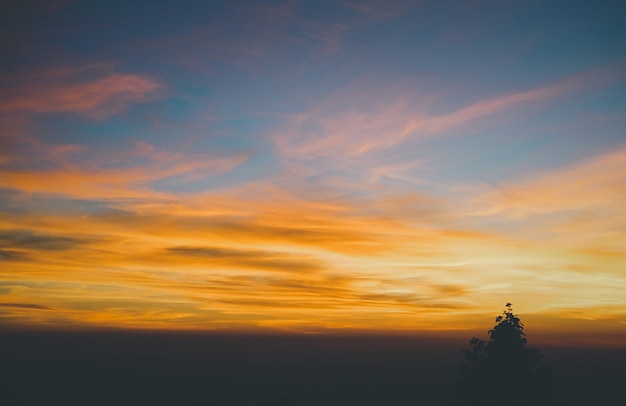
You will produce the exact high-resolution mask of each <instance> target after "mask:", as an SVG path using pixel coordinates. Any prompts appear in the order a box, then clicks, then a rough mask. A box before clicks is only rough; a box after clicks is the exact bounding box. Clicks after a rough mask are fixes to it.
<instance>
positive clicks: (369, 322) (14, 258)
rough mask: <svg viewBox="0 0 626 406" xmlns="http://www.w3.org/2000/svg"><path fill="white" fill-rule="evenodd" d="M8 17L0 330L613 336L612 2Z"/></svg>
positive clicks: (617, 16) (197, 7)
mask: <svg viewBox="0 0 626 406" xmlns="http://www.w3.org/2000/svg"><path fill="white" fill-rule="evenodd" d="M12 3H13V4H10V5H9V6H5V10H4V11H3V13H2V16H0V27H1V29H0V32H1V33H2V35H0V38H2V39H0V52H2V55H3V57H2V58H0V326H4V327H13V328H44V329H85V328H87V329H90V328H122V329H166V330H202V331H229V332H251V331H254V332H291V333H306V334H316V333H332V332H338V331H341V332H345V331H351V332H362V331H377V332H392V333H415V332H421V333H424V334H426V333H435V332H454V331H466V330H468V329H481V330H482V329H484V328H483V327H486V328H488V327H491V325H492V321H493V317H495V316H496V315H497V314H498V313H499V312H501V311H502V310H503V308H504V304H505V303H506V302H512V303H513V305H514V310H515V311H516V312H517V313H519V314H520V315H522V319H523V321H525V323H526V326H527V329H531V331H534V332H535V334H536V335H537V336H542V337H544V338H546V339H548V338H549V337H550V336H551V335H552V334H553V333H554V332H555V331H558V332H559V333H562V335H565V336H584V335H585V334H587V336H588V338H589V339H594V340H596V341H597V340H601V341H603V342H606V343H608V342H612V343H616V342H619V337H620V335H622V336H623V334H624V333H625V332H626V299H625V296H624V291H626V238H624V237H625V236H626V209H625V208H626V132H625V131H626V114H625V112H626V47H625V44H626V27H625V26H624V24H623V21H624V19H625V18H626V7H624V5H623V4H621V2H620V1H596V2H587V1H571V0H570V1H551V2H544V1H501V0H500V1H450V2H440V1H426V0H425V1H385V2H382V1H368V0H366V1H353V0H336V1H306V0H286V1H280V0H276V1H274V0H267V1H210V2H206V1H179V2H170V1H156V0H155V1H132V2H128V1H114V0H112V1H87V0H83V1H80V0H78V1H72V0H37V1H35V0H28V1H19V2H17V1H15V2H12ZM591 337H593V338H591Z"/></svg>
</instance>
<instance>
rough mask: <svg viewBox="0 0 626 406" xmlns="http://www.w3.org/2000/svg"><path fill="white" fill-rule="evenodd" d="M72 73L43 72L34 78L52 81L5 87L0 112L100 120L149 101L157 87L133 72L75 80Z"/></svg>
mask: <svg viewBox="0 0 626 406" xmlns="http://www.w3.org/2000/svg"><path fill="white" fill-rule="evenodd" d="M73 73H76V70H75V69H57V70H55V71H54V72H43V73H41V74H38V75H37V76H36V77H39V78H41V77H42V76H48V77H51V78H52V77H54V78H55V80H49V81H46V82H41V83H25V84H21V85H16V86H10V87H8V88H5V89H4V91H3V95H2V97H0V114H7V113H16V112H17V113H19V112H26V113H59V112H67V113H75V114H80V115H85V116H88V117H93V118H100V119H101V118H104V117H107V116H110V115H112V114H116V113H118V112H120V111H123V110H124V109H126V108H127V107H128V106H129V105H130V104H132V103H137V102H143V101H147V100H150V99H151V98H152V97H153V95H154V94H155V92H156V91H157V90H158V89H159V88H160V85H159V83H158V82H157V81H155V80H154V79H151V78H148V77H144V76H141V75H136V74H127V73H126V74H124V73H106V74H104V75H102V76H100V77H95V78H91V79H89V80H81V81H76V80H74V79H73V75H72V74H73Z"/></svg>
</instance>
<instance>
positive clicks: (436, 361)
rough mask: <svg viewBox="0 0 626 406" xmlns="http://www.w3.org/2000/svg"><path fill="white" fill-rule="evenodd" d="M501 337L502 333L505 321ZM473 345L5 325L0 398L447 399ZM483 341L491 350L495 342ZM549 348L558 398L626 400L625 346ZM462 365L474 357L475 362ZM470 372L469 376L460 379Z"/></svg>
mask: <svg viewBox="0 0 626 406" xmlns="http://www.w3.org/2000/svg"><path fill="white" fill-rule="evenodd" d="M511 314H512V313H511ZM506 317H508V316H505V317H504V318H503V320H507V318H506ZM513 321H514V320H513ZM513 326H514V324H513ZM502 331H503V332H504V330H502ZM493 334H495V335H496V338H495V340H499V338H497V337H498V334H500V329H495V328H494V330H493V332H492V335H493ZM492 339H493V337H492ZM464 341H465V340H463V339H459V338H455V337H438V338H437V337H409V336H390V335H387V336H384V335H379V336H375V335H359V336H356V335H352V336H351V335H344V336H336V335H317V336H303V335H273V336H272V335H224V334H222V335H219V334H182V333H159V334H154V333H149V332H142V333H132V332H80V333H79V332H73V333H69V332H63V333H62V332H56V333H55V332H12V333H9V332H4V333H0V405H2V406H14V405H20V406H40V405H46V406H55V405H64V406H73V405H81V406H85V405H89V406H99V405H102V406H104V405H107V406H108V405H121V406H131V405H132V406H142V405H146V406H161V405H163V406H165V405H177V406H178V405H180V406H322V405H323V406H351V405H355V406H378V405H380V406H383V405H384V406H393V405H398V406H402V405H415V406H419V405H424V406H431V405H432V406H447V405H449V404H450V403H451V402H452V401H453V400H454V399H455V398H454V394H455V393H456V394H459V393H462V392H459V389H458V385H462V384H463V382H465V383H471V382H473V381H472V379H473V378H471V377H472V376H473V375H472V374H474V373H476V371H477V369H476V368H481V367H478V366H477V365H478V364H475V365H474V367H469V369H467V370H466V373H465V375H463V374H462V375H461V376H459V375H458V369H459V363H462V362H463V355H464V354H463V352H462V350H461V349H462V348H463V346H464V345H463V342H464ZM479 342H480V341H474V343H475V346H474V347H472V348H478V346H479V344H478V343H479ZM482 345H483V347H482V348H484V349H485V350H484V351H486V348H487V347H488V346H489V345H488V343H483V344H482ZM493 348H496V347H493ZM484 351H483V350H479V351H478V352H474V350H473V349H470V350H469V352H466V353H465V355H466V357H467V356H468V354H469V355H470V356H472V357H473V356H477V357H478V358H481V357H485V359H487V358H488V357H489V356H488V355H485V354H486V353H484ZM489 351H491V350H489ZM494 351H495V350H494ZM542 353H543V354H544V355H545V362H546V364H547V365H549V366H550V367H551V369H552V376H553V377H554V378H555V379H556V381H557V384H556V387H555V395H556V399H557V400H558V401H559V403H558V404H560V405H569V406H578V405H590V404H619V403H615V401H614V399H619V398H620V397H621V396H622V395H621V385H622V384H623V382H625V381H626V373H625V371H624V367H623V366H624V365H626V350H623V349H622V350H619V349H614V348H613V349H607V348H565V347H563V348H552V347H543V348H542ZM481 354H482V355H481ZM463 363H464V365H467V364H468V363H470V364H471V362H470V361H469V360H468V359H467V358H465V361H464V362H463ZM471 371H473V372H471ZM470 372H471V373H470ZM463 376H465V377H466V379H469V380H463V379H459V378H462V377H463ZM502 378H503V381H506V379H505V378H507V377H504V376H503V377H502ZM509 378H511V377H509ZM511 382H513V383H514V385H513V388H514V389H515V390H518V389H519V388H520V386H519V382H520V381H519V379H515V378H511ZM516 382H517V383H518V385H515V383H516ZM518 392H519V391H518ZM518 392H516V394H512V395H511V396H512V397H513V399H516V396H517V394H518ZM500 399H501V398H500ZM507 399H509V398H507ZM456 400H457V401H458V400H459V399H458V398H457V399H456ZM495 404H498V405H509V404H510V405H515V403H505V402H499V403H495ZM528 404H530V403H528Z"/></svg>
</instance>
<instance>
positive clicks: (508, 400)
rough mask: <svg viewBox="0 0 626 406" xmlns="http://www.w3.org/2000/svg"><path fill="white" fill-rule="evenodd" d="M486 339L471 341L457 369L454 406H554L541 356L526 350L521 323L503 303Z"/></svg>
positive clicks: (548, 372)
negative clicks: (487, 340)
mask: <svg viewBox="0 0 626 406" xmlns="http://www.w3.org/2000/svg"><path fill="white" fill-rule="evenodd" d="M505 306H506V309H505V310H504V312H503V313H502V315H500V316H498V317H497V318H496V325H495V326H494V328H493V329H491V330H489V336H490V340H489V342H485V341H483V340H479V339H478V338H475V337H474V338H472V339H471V340H470V341H469V343H470V349H466V350H464V361H463V363H462V364H461V367H460V368H459V380H458V382H457V387H456V393H455V398H454V402H453V404H454V405H463V406H487V405H497V406H517V405H536V406H548V405H555V404H556V402H555V399H554V384H555V382H554V380H553V378H552V376H551V373H550V370H549V369H548V368H547V367H545V366H542V359H543V357H542V355H541V354H540V353H539V351H538V350H536V349H532V348H528V347H527V345H526V344H527V340H526V334H525V333H524V324H523V323H522V322H521V320H520V318H519V317H517V315H515V314H514V313H513V309H512V308H511V303H507V304H506V305H505Z"/></svg>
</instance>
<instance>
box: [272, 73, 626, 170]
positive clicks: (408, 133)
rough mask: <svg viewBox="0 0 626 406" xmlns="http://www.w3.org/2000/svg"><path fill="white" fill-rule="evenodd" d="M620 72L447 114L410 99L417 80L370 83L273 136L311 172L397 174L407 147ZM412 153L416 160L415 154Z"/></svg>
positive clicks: (325, 103)
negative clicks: (395, 86) (392, 88)
mask: <svg viewBox="0 0 626 406" xmlns="http://www.w3.org/2000/svg"><path fill="white" fill-rule="evenodd" d="M620 75H621V73H619V72H617V71H614V70H610V69H601V70H595V71H590V72H585V73H583V74H580V75H575V76H572V77H569V78H566V79H564V80H561V81H559V82H556V83H553V84H550V85H547V86H543V87H539V88H536V89H532V90H528V91H522V92H516V93H510V94H505V95H502V96H497V97H492V98H488V99H485V100H478V101H476V102H474V103H471V104H468V105H466V106H464V107H461V108H458V109H456V110H454V111H451V112H449V113H444V114H432V113H430V112H429V110H430V102H429V101H428V96H426V97H420V99H419V100H423V101H422V102H418V103H416V102H414V101H412V100H414V99H416V96H415V94H412V93H414V92H413V91H412V90H404V89H406V88H407V87H408V88H415V86H404V89H403V90H399V91H398V92H396V93H394V94H389V93H388V92H387V93H386V94H385V92H384V91H379V90H380V89H379V88H374V89H372V88H371V86H370V87H369V93H365V94H364V93H363V91H362V90H361V89H360V88H359V86H356V87H354V88H349V89H347V90H343V91H341V92H338V93H337V94H335V95H332V96H331V97H330V98H327V99H326V100H323V101H321V102H320V103H318V104H317V105H316V106H314V107H313V108H311V109H310V110H309V111H306V112H303V113H300V114H296V115H294V116H292V117H290V118H289V119H287V120H286V122H285V123H284V125H283V126H282V127H280V128H278V129H277V130H276V131H275V132H274V133H273V135H272V138H273V140H274V141H275V143H276V145H277V147H278V150H279V151H280V152H281V155H282V156H283V158H284V159H285V161H286V162H290V163H291V164H294V165H300V166H305V167H307V168H309V169H308V172H310V171H311V169H310V168H311V167H315V166H321V167H324V168H330V167H333V168H336V167H338V166H340V167H342V168H343V169H350V168H353V169H355V172H360V173H365V174H367V175H366V177H369V178H378V177H380V176H381V175H384V173H383V172H385V171H384V170H383V169H384V168H395V169H396V170H394V171H393V172H394V174H393V176H395V177H400V178H401V177H403V176H404V175H403V169H402V168H405V169H410V168H411V167H412V165H404V164H402V162H398V159H401V160H402V159H407V157H406V154H404V158H400V156H402V155H403V151H406V147H410V146H412V145H415V144H417V143H420V142H423V141H425V140H429V139H432V138H436V137H443V136H451V135H456V130H458V129H459V128H461V127H463V128H469V127H468V126H470V125H471V126H477V125H480V126H485V125H488V124H489V123H485V121H484V120H485V119H487V118H488V117H491V116H494V115H495V114H499V113H502V112H504V111H507V110H510V109H512V108H515V107H518V106H522V105H526V104H528V103H530V102H537V101H541V100H551V99H554V98H557V97H562V96H564V95H567V94H570V93H573V92H577V91H583V90H586V89H589V88H595V87H600V86H603V85H606V84H608V83H611V82H613V81H615V80H616V78H618V77H619V76H620ZM361 88H362V86H361ZM481 120H482V121H481ZM453 131H455V133H453ZM467 133H472V131H468V132H467ZM410 159H411V162H415V157H411V158H410ZM374 166H376V168H374ZM368 168H369V169H368ZM377 168H378V169H377ZM300 169H302V170H306V168H300ZM357 169H358V171H357ZM398 169H400V170H399V171H398ZM370 170H374V172H373V173H370Z"/></svg>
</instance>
